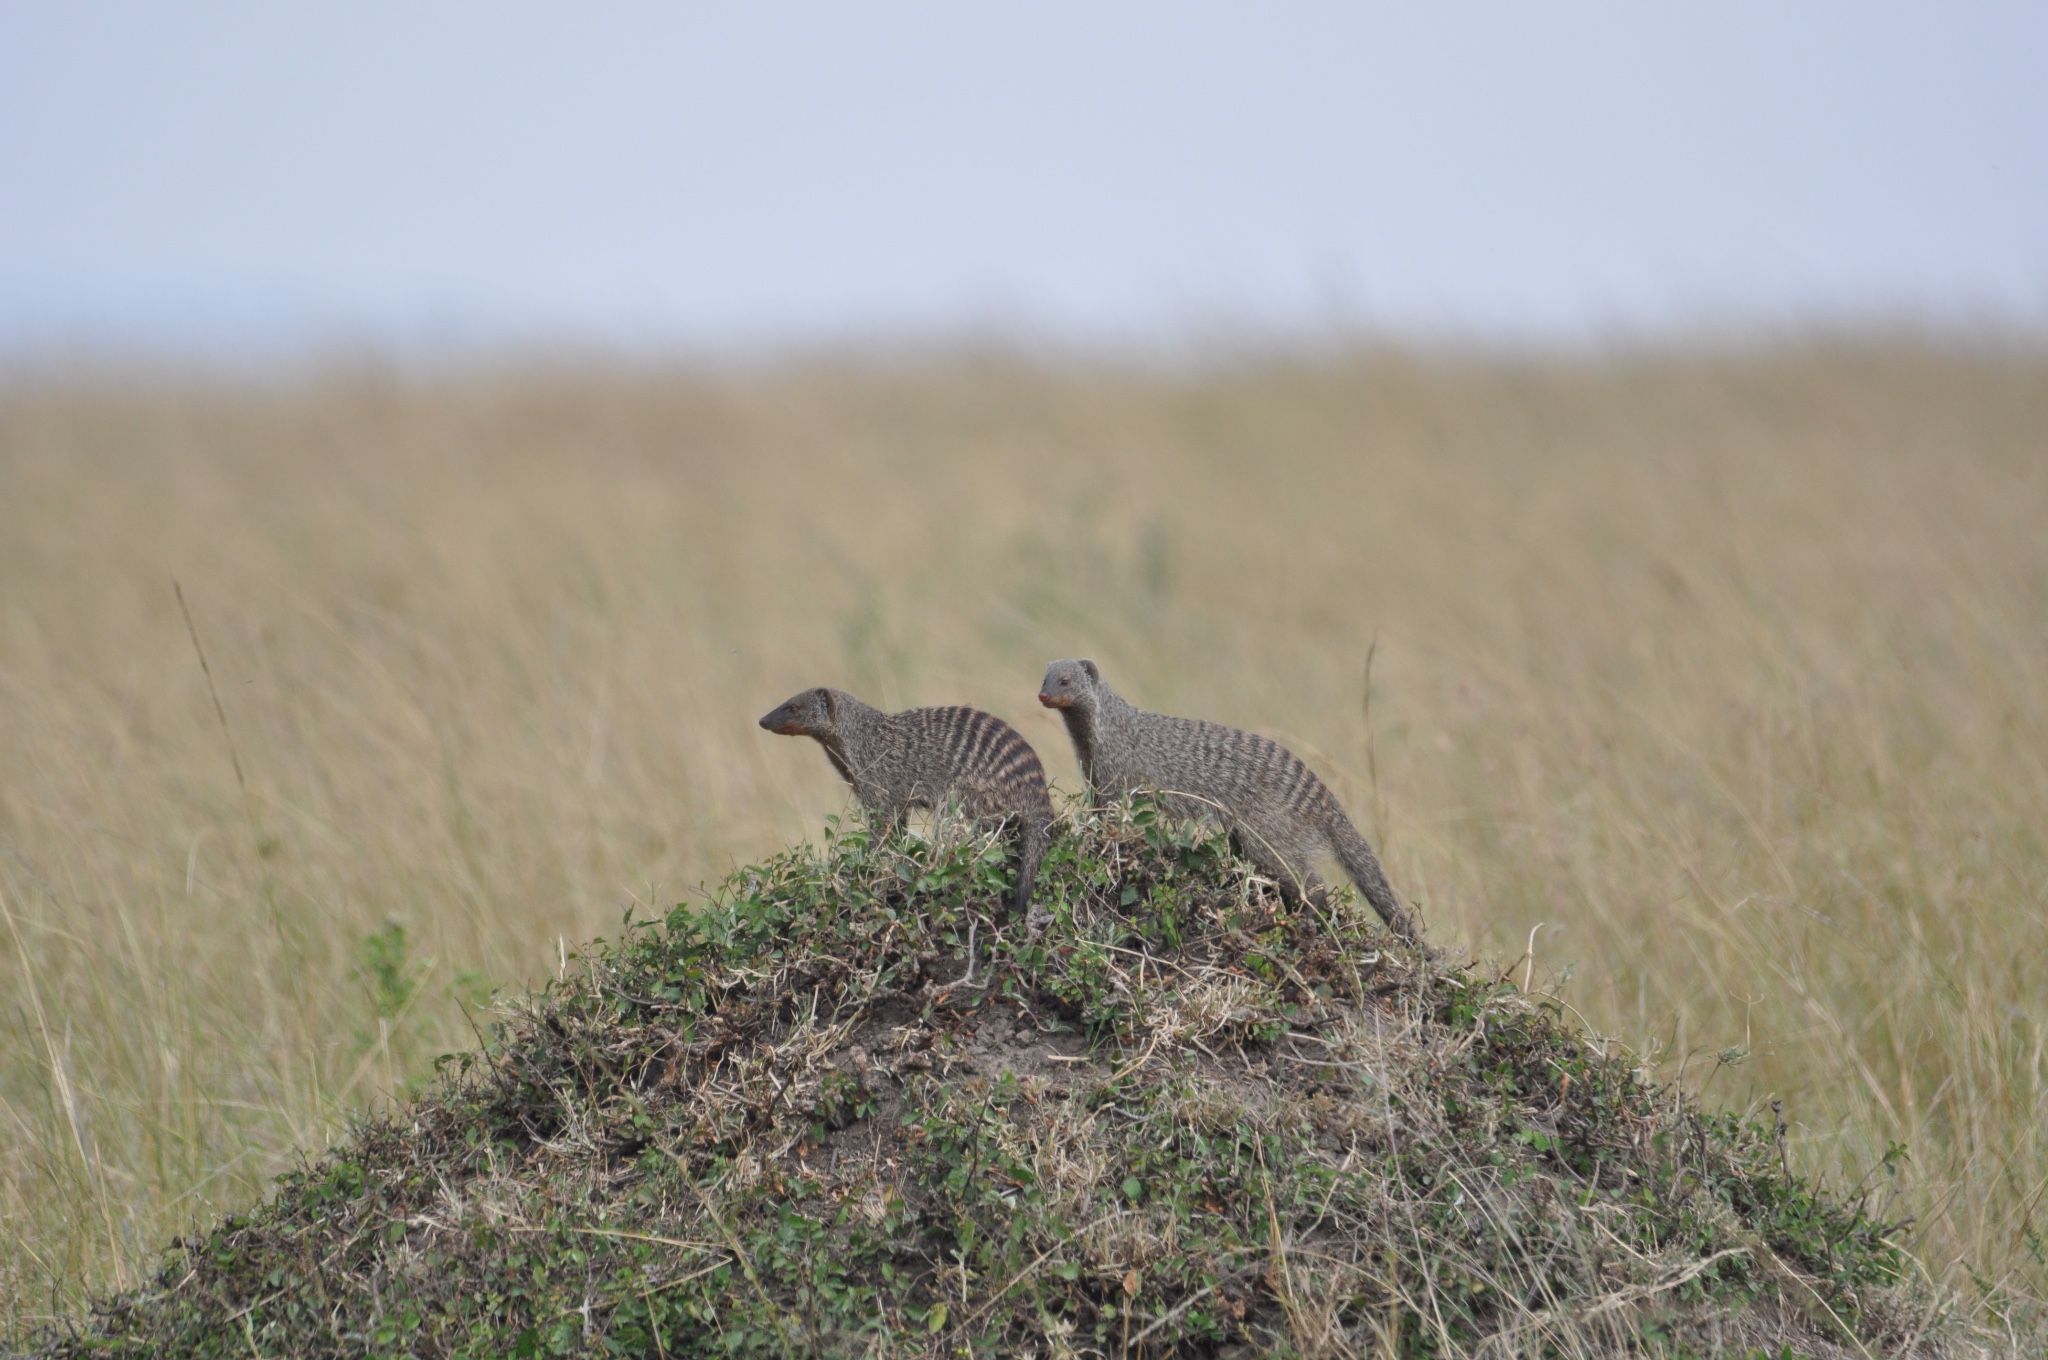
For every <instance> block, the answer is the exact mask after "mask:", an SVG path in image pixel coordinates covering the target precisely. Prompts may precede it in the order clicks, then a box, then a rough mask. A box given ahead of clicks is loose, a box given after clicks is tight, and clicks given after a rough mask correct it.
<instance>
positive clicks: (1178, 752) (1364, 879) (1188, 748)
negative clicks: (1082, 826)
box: [1038, 661, 1415, 939]
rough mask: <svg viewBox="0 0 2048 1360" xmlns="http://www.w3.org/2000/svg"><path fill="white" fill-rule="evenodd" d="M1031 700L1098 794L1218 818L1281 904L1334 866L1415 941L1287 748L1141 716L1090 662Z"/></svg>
mask: <svg viewBox="0 0 2048 1360" xmlns="http://www.w3.org/2000/svg"><path fill="white" fill-rule="evenodd" d="M1038 701H1039V702H1040V703H1042V704H1044V705H1045V706H1046V707H1047V708H1056V709H1058V710H1059V711H1060V716H1061V717H1062V718H1064V719H1066V723H1067V733H1068V735H1069V736H1071V737H1073V739H1074V752H1075V754H1076V755H1078V756H1080V758H1081V771H1082V773H1083V774H1084V775H1086V776H1087V778H1088V782H1089V783H1090V784H1091V785H1093V786H1094V788H1095V791H1096V793H1097V794H1098V795H1099V796H1103V797H1110V798H1114V797H1117V796H1119V795H1122V794H1126V793H1131V792H1134V791H1136V790H1138V789H1151V790H1154V791H1156V792H1158V793H1159V794H1160V795H1161V801H1162V802H1163V803H1164V804H1165V805H1166V806H1167V807H1168V808H1169V809H1170V810H1171V811H1173V812H1176V813H1179V814H1181V815H1183V816H1201V815H1205V814H1206V815H1209V816H1214V817H1219V818H1220V819H1221V820H1222V821H1223V823H1224V825H1225V826H1227V827H1228V828H1229V829H1230V831H1231V833H1232V835H1233V837H1234V838H1235V839H1236V840H1237V843H1238V845H1239V848H1241V849H1242V850H1243V851H1244V853H1245V855H1246V856H1247V857H1248V858H1249V859H1250V860H1251V861H1252V863H1254V864H1256V865H1257V866H1258V867H1259V869H1260V871H1261V872H1262V873H1265V874H1267V875H1269V876H1271V877H1272V878H1274V879H1275V880H1277V881H1278V882H1279V884H1280V890H1281V892H1283V893H1284V894H1286V895H1287V896H1289V897H1295V898H1299V897H1301V896H1303V895H1308V896H1310V897H1312V898H1313V897H1315V896H1318V895H1320V892H1321V889H1322V884H1321V882H1320V880H1319V879H1318V878H1317V877H1316V873H1315V864H1316V862H1317V861H1318V860H1321V859H1323V858H1325V857H1328V858H1331V859H1335V860H1336V861H1337V862H1338V863H1339V864H1342V865H1343V866H1344V871H1345V872H1346V873H1348V874H1350V875H1351V878H1352V881H1353V882H1355V883H1357V884H1358V886H1359V889H1360V891H1362V892H1363V893H1364V894H1365V900H1366V901H1368V902H1370V903H1372V905H1373V910H1375V911H1377V912H1378V913H1379V914H1380V919H1381V920H1383V921H1385V922H1386V923H1387V925H1388V926H1389V927H1391V928H1392V929H1393V930H1394V932H1395V933H1396V934H1399V935H1401V936H1403V937H1405V938H1408V939H1413V938H1414V937H1415V924H1414V922H1413V920H1412V919H1411V918H1410V917H1409V915H1408V909H1407V908H1406V907H1403V906H1402V905H1401V899H1400V898H1398V897H1396V896H1394V890H1393V888H1392V887H1391V886H1389V885H1388V883H1387V876H1386V874H1385V872H1383V871H1382V870H1381V868H1380V861H1379V856H1377V855H1375V854H1373V852H1372V846H1371V845H1369V844H1367V843H1366V839H1365V837H1363V836H1361V835H1359V834H1358V828H1357V827H1355V826H1353V825H1352V824H1351V819H1350V818H1349V817H1346V816H1345V815H1344V809H1343V808H1342V807H1341V806H1339V805H1338V802H1337V799H1336V796H1335V795H1334V794H1332V793H1331V792H1330V790H1329V789H1328V788H1327V787H1325V786H1324V784H1323V781H1322V780H1320V779H1318V778H1316V776H1315V772H1314V771H1312V770H1310V769H1309V768H1308V766H1306V765H1304V764H1302V763H1301V761H1300V760H1299V759H1298V758H1296V756H1295V755H1294V753H1293V752H1291V751H1289V750H1288V749H1287V748H1286V747H1284V746H1282V745H1280V744H1279V743H1278V742H1275V741H1270V740H1268V739H1267V738H1265V737H1261V736H1257V735H1255V734H1253V733H1250V732H1240V731H1239V730H1238V729H1236V728H1235V727H1224V726H1222V725H1220V724H1218V723H1212V722H1202V721H1200V720H1199V719H1195V718H1169V717H1166V716H1165V715H1164V714H1159V713H1147V712H1145V711H1144V710H1143V709H1141V708H1136V707H1134V706H1132V705H1131V704H1129V703H1126V702H1125V701H1124V700H1122V699H1120V698H1118V697H1117V695H1116V693H1115V692H1114V691H1112V690H1111V689H1110V687H1109V686H1108V685H1107V684H1105V683H1104V682H1103V679H1102V672H1101V671H1100V670H1099V669H1097V667H1096V665H1095V663H1094V662H1093V661H1055V662H1053V663H1052V665H1051V666H1050V667H1048V668H1047V669H1046V672H1045V683H1044V684H1043V685H1042V686H1040V688H1039V692H1038ZM1175 795H1183V796H1179V797H1176V796H1175Z"/></svg>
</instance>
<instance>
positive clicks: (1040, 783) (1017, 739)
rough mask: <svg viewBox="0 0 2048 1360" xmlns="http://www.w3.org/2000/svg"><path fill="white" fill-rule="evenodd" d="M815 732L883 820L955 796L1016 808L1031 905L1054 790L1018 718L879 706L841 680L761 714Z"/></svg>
mask: <svg viewBox="0 0 2048 1360" xmlns="http://www.w3.org/2000/svg"><path fill="white" fill-rule="evenodd" d="M761 726H763V727H765V728H767V729H768V730H769V731H771V732H781V733H784V734H786V735H789V736H805V737H812V738H815V739H816V740H817V742H818V744H819V745H821V746H823V747H824V748H825V754H826V756H828V757H829V758H830V759H831V761H832V764H833V767H834V768H836V769H837V770H838V771H839V773H840V774H841V775H842V776H844V777H845V779H846V782H847V783H849V784H851V785H852V786H853V792H854V796H855V797H857V798H859V799H860V802H861V806H862V807H865V808H867V809H868V810H869V811H870V812H871V813H874V814H875V815H877V816H878V817H880V818H881V819H882V820H883V821H884V822H885V823H887V824H890V825H894V824H896V823H899V822H900V821H901V820H902V818H903V815H904V813H906V812H908V811H909V810H910V809H911V808H920V807H921V808H934V809H938V808H944V807H946V806H947V805H948V804H949V803H954V804H958V806H959V808H960V811H961V812H963V813H965V814H966V815H967V816H969V817H971V818H974V819H975V820H977V821H997V820H1001V819H1003V818H1005V817H1012V816H1014V817H1016V818H1017V819H1018V822H1019V824H1020V826H1021V827H1022V830H1023V833H1024V862H1023V865H1022V866H1021V867H1020V868H1019V870H1018V872H1017V899H1016V900H1017V903H1018V906H1019V908H1020V909H1028V908H1029V906H1030V903H1031V889H1032V885H1033V883H1034V881H1035V880H1036V878H1037V876H1038V861H1039V859H1040V858H1041V857H1042V856H1043V855H1044V853H1045V847H1046V845H1047V844H1048V842H1049V841H1050V840H1051V836H1052V797H1051V795H1050V794H1049V793H1048V791H1047V789H1046V782H1045V766H1044V765H1043V764H1041V763H1040V762H1039V759H1038V752H1036V751H1034V750H1032V749H1031V743H1029V742H1027V741H1025V740H1024V737H1023V735H1022V734H1021V733H1019V732H1018V731H1017V729H1016V728H1014V727H1012V726H1010V725H1009V724H1008V723H1006V722H1004V721H1003V720H1002V719H1001V718H998V717H996V716H995V715H994V714H992V713H984V712H982V711H981V710H980V709H977V708H962V707H950V708H913V709H908V710H906V711H905V712H902V713H884V712H882V711H881V710H880V709H877V708H871V707H869V706H868V705H867V704H864V703H862V702H861V701H860V700H858V699H856V698H854V697H853V696H852V695H851V694H848V693H846V692H845V691H843V690H836V689H822V688H821V689H807V690H805V691H804V692H803V693H801V694H798V695H796V696H795V697H794V698H792V699H790V700H789V701H788V702H787V703H785V704H783V705H782V706H781V707H779V708H777V709H776V710H775V711H774V712H772V713H770V714H769V715H768V716H767V717H765V718H763V719H761Z"/></svg>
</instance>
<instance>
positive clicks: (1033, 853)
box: [1016, 816, 1052, 919]
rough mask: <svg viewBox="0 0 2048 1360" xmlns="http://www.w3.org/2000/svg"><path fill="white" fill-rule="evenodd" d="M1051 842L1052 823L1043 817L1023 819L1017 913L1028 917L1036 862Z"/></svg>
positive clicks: (1036, 880)
mask: <svg viewBox="0 0 2048 1360" xmlns="http://www.w3.org/2000/svg"><path fill="white" fill-rule="evenodd" d="M1051 844H1052V823H1051V822H1050V821H1047V820H1045V819H1043V818H1033V817H1029V816H1027V817H1025V819H1024V861H1023V863H1022V864H1020V865H1018V866H1017V908H1016V910H1017V914H1018V915H1019V916H1021V917H1024V918H1026V919H1029V917H1030V915H1031V890H1032V888H1033V887H1034V886H1036V885H1037V883H1038V862H1039V861H1040V860H1042V859H1044V858H1045V850H1046V847H1047V846H1049V845H1051Z"/></svg>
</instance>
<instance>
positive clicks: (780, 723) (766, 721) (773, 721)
mask: <svg viewBox="0 0 2048 1360" xmlns="http://www.w3.org/2000/svg"><path fill="white" fill-rule="evenodd" d="M761 726H762V727H764V728H766V729H767V730H768V731H770V732H779V733H781V734H782V735H783V736H785V737H794V736H797V735H799V733H798V731H797V726H796V720H795V719H794V718H792V717H790V716H789V714H787V713H785V712H784V711H783V710H781V709H779V708H778V709H776V710H775V711H774V712H773V713H769V714H765V715H763V717H762V718H761Z"/></svg>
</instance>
